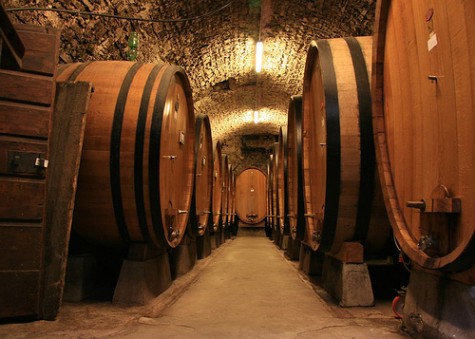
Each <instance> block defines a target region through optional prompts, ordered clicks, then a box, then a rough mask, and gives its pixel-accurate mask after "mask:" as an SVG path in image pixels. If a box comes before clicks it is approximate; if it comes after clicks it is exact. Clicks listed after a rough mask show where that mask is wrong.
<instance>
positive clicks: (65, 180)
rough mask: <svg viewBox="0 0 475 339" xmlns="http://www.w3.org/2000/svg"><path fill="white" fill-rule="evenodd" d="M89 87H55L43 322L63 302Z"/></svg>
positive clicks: (47, 199) (77, 84)
mask: <svg viewBox="0 0 475 339" xmlns="http://www.w3.org/2000/svg"><path fill="white" fill-rule="evenodd" d="M91 91H92V84H91V83H89V82H77V83H73V82H66V83H57V86H56V100H55V109H54V115H53V132H52V136H51V148H50V167H49V171H48V176H49V177H48V180H47V181H48V186H47V193H46V212H45V213H46V214H45V262H44V265H45V266H44V269H45V274H44V284H43V286H44V290H43V302H42V313H43V318H44V319H46V320H52V319H54V318H55V317H56V315H57V313H58V311H59V307H60V305H61V301H62V298H63V290H64V282H65V275H66V264H67V257H68V245H69V236H70V232H71V223H72V217H73V209H74V199H75V195H76V183H77V176H78V172H79V164H80V159H81V151H82V145H83V139H84V129H85V126H86V113H87V106H88V103H89V97H90V94H91Z"/></svg>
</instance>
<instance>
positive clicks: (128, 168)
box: [58, 61, 194, 247]
mask: <svg viewBox="0 0 475 339" xmlns="http://www.w3.org/2000/svg"><path fill="white" fill-rule="evenodd" d="M58 78H59V79H60V80H62V81H72V80H78V81H79V80H84V81H90V82H92V83H93V84H94V88H95V92H94V94H93V95H92V96H91V101H90V104H89V112H90V114H88V121H87V127H86V131H85V138H84V148H83V156H82V160H81V167H80V172H79V177H78V192H77V199H76V207H75V216H74V219H73V227H74V228H75V230H76V231H77V232H78V234H80V235H82V236H84V237H85V238H87V239H88V240H90V241H92V242H95V243H99V244H102V245H110V246H122V245H124V244H127V243H128V242H149V243H151V244H153V245H155V246H157V247H170V246H171V247H175V246H177V245H178V243H179V241H180V240H181V237H182V236H183V234H184V231H185V228H186V223H187V221H188V214H189V207H190V203H191V194H187V192H191V189H192V186H193V173H192V169H193V155H192V152H193V145H194V129H193V126H192V124H190V122H191V119H192V117H193V103H192V99H191V89H190V86H189V83H188V80H187V77H186V75H185V73H184V71H183V70H182V69H181V68H179V67H176V66H170V65H165V64H161V65H150V64H140V63H130V62H122V61H107V62H91V63H85V64H79V65H65V66H62V71H61V74H60V75H59V77H58ZM161 138H163V140H165V142H161V141H162V140H161ZM167 140H168V141H169V142H167ZM171 153H174V154H171ZM170 155H173V156H174V157H175V158H174V159H171V157H169V156H170ZM167 157H168V158H167ZM162 159H164V160H166V161H164V160H162ZM171 162H173V163H174V165H173V166H172V165H170V163H171ZM177 176H180V177H183V178H184V180H181V181H180V182H178V183H177V185H178V187H177V185H175V187H173V190H171V187H170V184H169V181H170V178H176V177H177ZM175 190H177V191H179V192H182V195H177V194H176V193H175ZM182 211H186V212H182ZM114 220H115V221H116V222H115V223H114V222H113V221H114ZM167 223H168V225H167ZM169 226H173V230H172V229H170V228H169ZM173 231H176V233H175V236H173V235H172V233H173Z"/></svg>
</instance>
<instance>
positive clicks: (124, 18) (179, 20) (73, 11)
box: [5, 0, 236, 22]
mask: <svg viewBox="0 0 475 339" xmlns="http://www.w3.org/2000/svg"><path fill="white" fill-rule="evenodd" d="M235 1H236V0H231V1H229V2H228V3H227V4H225V5H223V6H221V7H219V8H217V9H215V10H212V11H209V12H208V13H204V14H201V15H196V16H192V17H189V18H183V19H147V18H135V17H130V16H123V15H115V14H109V13H97V12H89V11H80V10H74V9H64V8H47V7H19V8H7V9H5V11H6V12H25V11H43V12H60V13H69V14H74V15H77V16H99V17H106V18H114V19H119V20H128V21H144V22H186V21H193V20H198V19H202V18H205V17H207V16H210V15H213V14H216V13H218V12H220V11H222V10H224V9H225V8H227V7H229V6H230V5H231V4H232V3H233V2H235Z"/></svg>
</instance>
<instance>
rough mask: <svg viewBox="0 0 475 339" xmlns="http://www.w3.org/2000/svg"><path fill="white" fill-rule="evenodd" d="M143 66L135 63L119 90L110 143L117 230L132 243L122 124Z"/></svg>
mask: <svg viewBox="0 0 475 339" xmlns="http://www.w3.org/2000/svg"><path fill="white" fill-rule="evenodd" d="M141 66H142V64H140V63H135V64H134V65H133V66H132V67H131V68H130V69H129V71H128V72H127V74H126V76H125V78H124V81H123V82H122V85H121V87H120V90H119V96H118V97H117V102H116V104H115V110H114V119H113V121H112V133H111V139H110V140H111V142H110V157H109V171H110V184H111V192H112V204H113V206H114V215H115V219H116V222H117V228H118V230H119V233H120V235H121V238H122V240H124V241H125V242H128V241H130V235H129V232H128V231H127V224H126V222H125V216H124V207H123V205H122V189H121V182H120V142H121V137H122V123H123V121H124V111H125V105H126V103H127V96H128V94H129V89H130V85H131V84H132V80H133V79H134V77H135V74H136V73H137V71H138V70H139V68H140V67H141Z"/></svg>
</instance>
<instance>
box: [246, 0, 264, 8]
mask: <svg viewBox="0 0 475 339" xmlns="http://www.w3.org/2000/svg"><path fill="white" fill-rule="evenodd" d="M247 2H248V3H249V7H261V0H247Z"/></svg>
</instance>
